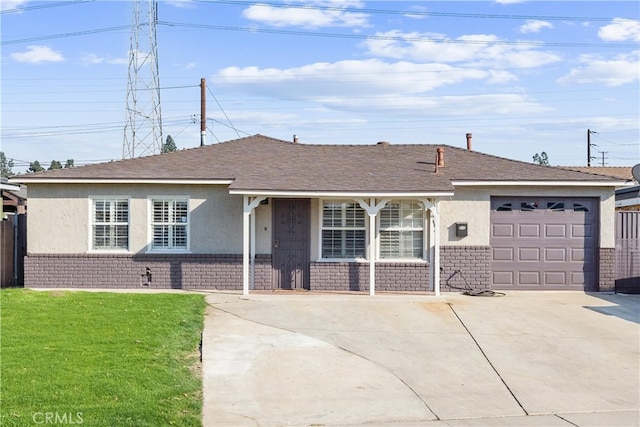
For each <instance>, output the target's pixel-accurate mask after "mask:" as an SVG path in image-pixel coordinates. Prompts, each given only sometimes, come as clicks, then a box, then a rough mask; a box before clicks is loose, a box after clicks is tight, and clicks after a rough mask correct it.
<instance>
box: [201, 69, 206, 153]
mask: <svg viewBox="0 0 640 427" xmlns="http://www.w3.org/2000/svg"><path fill="white" fill-rule="evenodd" d="M206 87H207V82H206V80H205V79H200V146H201V147H203V146H204V145H205V143H206V142H207V97H206V93H205V88H206Z"/></svg>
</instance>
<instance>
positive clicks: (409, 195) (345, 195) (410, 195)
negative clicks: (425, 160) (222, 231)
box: [229, 189, 454, 200]
mask: <svg viewBox="0 0 640 427" xmlns="http://www.w3.org/2000/svg"><path fill="white" fill-rule="evenodd" d="M229 194H236V195H242V196H249V197H259V196H263V197H283V198H286V197H300V198H309V199H323V198H340V199H354V200H355V199H363V198H364V199H369V198H371V197H374V198H377V199H424V198H443V197H453V195H454V192H453V191H425V192H395V191H394V192H391V191H379V192H375V191H373V192H372V191H366V192H364V191H363V192H360V191H358V192H337V191H295V190H285V191H280V190H241V189H230V190H229Z"/></svg>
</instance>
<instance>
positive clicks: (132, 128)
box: [122, 0, 162, 159]
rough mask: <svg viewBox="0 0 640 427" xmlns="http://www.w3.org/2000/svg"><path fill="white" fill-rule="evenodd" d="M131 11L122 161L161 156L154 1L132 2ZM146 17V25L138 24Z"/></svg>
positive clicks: (156, 17) (156, 10) (156, 6)
mask: <svg viewBox="0 0 640 427" xmlns="http://www.w3.org/2000/svg"><path fill="white" fill-rule="evenodd" d="M132 9H133V14H132V22H131V43H130V48H129V80H128V83H127V104H126V120H125V125H124V142H123V144H122V158H123V159H130V158H134V157H140V156H148V155H152V154H159V153H161V152H162V115H161V112H160V79H159V76H158V44H157V39H156V23H157V21H158V5H157V2H156V1H155V0H132ZM143 9H144V10H143ZM145 15H146V19H147V22H141V19H142V18H143V17H144V16H145Z"/></svg>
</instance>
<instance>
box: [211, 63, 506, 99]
mask: <svg viewBox="0 0 640 427" xmlns="http://www.w3.org/2000/svg"><path fill="white" fill-rule="evenodd" d="M493 77H495V76H493V75H491V74H490V73H488V72H485V71H481V70H477V69H470V68H460V67H452V66H450V65H446V64H416V63H411V62H406V61H402V62H395V63H387V62H382V61H380V60H377V59H369V60H364V61H357V60H346V61H339V62H335V63H322V62H321V63H315V64H310V65H306V66H303V67H296V68H289V69H277V68H264V69H261V68H258V67H245V68H238V67H229V68H225V69H223V70H221V71H220V72H219V73H218V75H216V76H215V77H214V79H215V81H216V82H217V84H229V85H234V90H244V91H247V92H249V93H254V94H255V93H260V94H262V95H275V94H280V95H281V96H283V97H286V98H298V99H309V98H317V97H330V96H333V95H336V96H341V97H344V96H345V95H346V96H348V95H353V96H358V95H362V94H371V93H376V94H380V95H384V94H395V95H397V94H419V93H424V92H428V91H430V90H433V89H435V88H437V87H440V86H444V85H450V84H455V83H460V82H462V81H465V80H469V79H471V80H482V79H491V78H493Z"/></svg>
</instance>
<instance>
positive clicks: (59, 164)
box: [48, 160, 62, 170]
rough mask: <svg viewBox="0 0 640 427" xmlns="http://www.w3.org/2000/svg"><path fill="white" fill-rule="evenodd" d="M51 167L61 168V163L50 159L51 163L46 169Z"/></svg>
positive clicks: (51, 168)
mask: <svg viewBox="0 0 640 427" xmlns="http://www.w3.org/2000/svg"><path fill="white" fill-rule="evenodd" d="M53 169H62V163H60V162H59V161H58V160H51V165H50V166H49V169H48V170H53Z"/></svg>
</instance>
